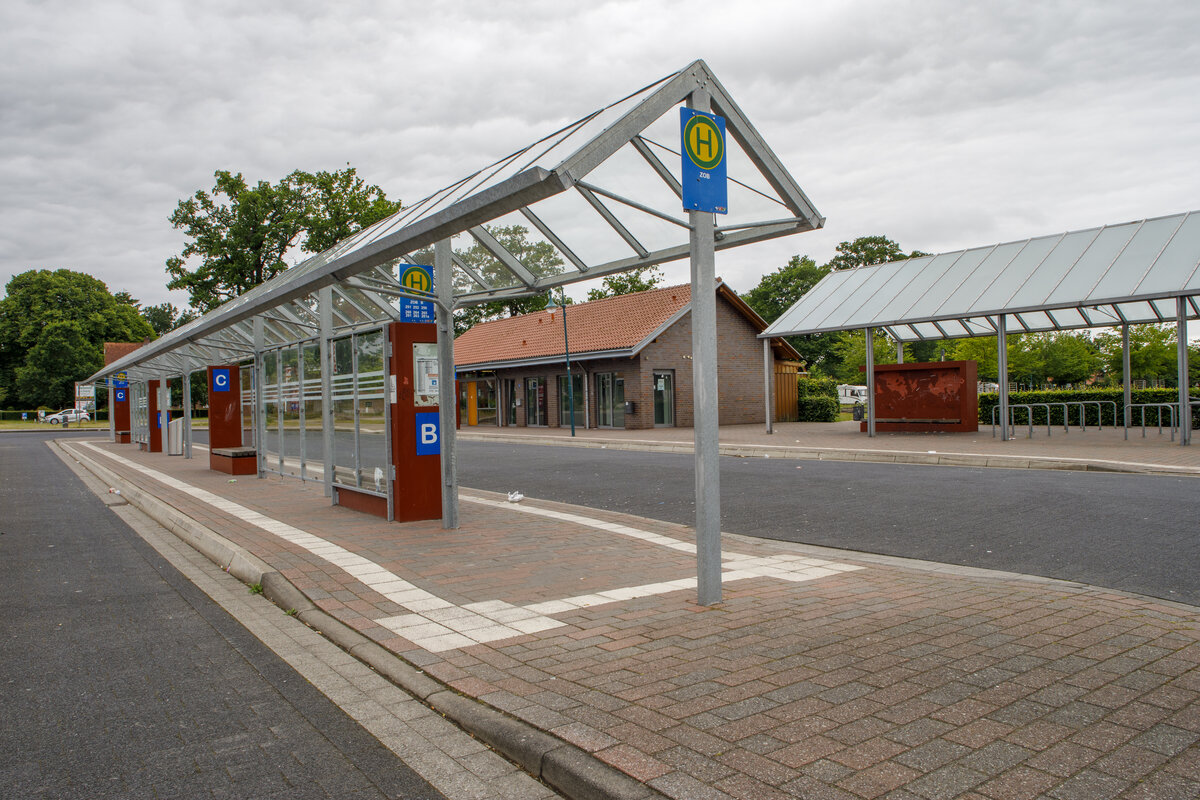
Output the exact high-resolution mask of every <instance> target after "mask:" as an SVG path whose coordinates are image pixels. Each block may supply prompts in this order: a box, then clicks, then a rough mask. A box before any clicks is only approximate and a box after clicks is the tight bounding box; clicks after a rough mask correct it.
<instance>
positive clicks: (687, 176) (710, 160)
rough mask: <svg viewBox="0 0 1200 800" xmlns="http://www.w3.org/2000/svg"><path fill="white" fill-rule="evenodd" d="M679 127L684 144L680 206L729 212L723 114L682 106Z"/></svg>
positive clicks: (696, 209)
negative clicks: (706, 112)
mask: <svg viewBox="0 0 1200 800" xmlns="http://www.w3.org/2000/svg"><path fill="white" fill-rule="evenodd" d="M679 131H680V137H681V138H682V145H683V146H682V151H683V180H682V181H681V183H682V184H683V207H684V208H685V209H687V210H688V211H708V212H711V213H714V214H728V213H729V189H728V181H727V179H726V173H727V169H726V164H727V161H726V158H725V118H724V117H718V116H715V115H713V114H705V113H704V112H703V111H696V110H695V109H692V108H681V109H679Z"/></svg>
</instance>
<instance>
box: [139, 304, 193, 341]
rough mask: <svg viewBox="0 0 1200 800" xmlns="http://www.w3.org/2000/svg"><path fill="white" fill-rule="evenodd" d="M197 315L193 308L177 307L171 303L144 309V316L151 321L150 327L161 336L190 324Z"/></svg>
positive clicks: (147, 320)
mask: <svg viewBox="0 0 1200 800" xmlns="http://www.w3.org/2000/svg"><path fill="white" fill-rule="evenodd" d="M196 316H197V315H196V312H194V311H192V310H191V309H186V308H182V309H181V308H176V307H175V306H174V305H172V304H171V303H160V304H159V305H156V306H149V307H147V308H143V309H142V318H143V319H145V320H146V322H148V323H150V327H151V328H154V332H155V333H156V334H158V335H159V336H162V335H163V334H164V333H169V332H170V331H173V330H175V329H176V328H178V327H180V326H181V325H186V324H188V323H189V322H191V321H192V320H194V319H195V318H196Z"/></svg>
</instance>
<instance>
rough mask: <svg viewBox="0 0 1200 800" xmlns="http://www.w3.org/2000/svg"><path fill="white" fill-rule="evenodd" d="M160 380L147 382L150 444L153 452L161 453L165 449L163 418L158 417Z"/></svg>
mask: <svg viewBox="0 0 1200 800" xmlns="http://www.w3.org/2000/svg"><path fill="white" fill-rule="evenodd" d="M158 386H159V382H158V381H147V382H146V394H147V395H148V397H147V398H146V399H147V400H148V401H149V406H148V415H149V417H150V420H149V422H150V446H149V447H148V448H147V450H149V452H151V453H161V452H162V449H163V431H162V420H160V419H159V418H158Z"/></svg>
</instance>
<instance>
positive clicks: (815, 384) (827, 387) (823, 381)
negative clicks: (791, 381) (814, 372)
mask: <svg viewBox="0 0 1200 800" xmlns="http://www.w3.org/2000/svg"><path fill="white" fill-rule="evenodd" d="M796 386H797V389H798V391H799V393H800V399H801V400H803V399H804V398H806V397H832V398H833V399H835V400H836V399H837V396H838V393H837V381H835V380H834V379H833V378H798V379H797V380H796Z"/></svg>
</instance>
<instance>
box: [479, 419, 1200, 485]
mask: <svg viewBox="0 0 1200 800" xmlns="http://www.w3.org/2000/svg"><path fill="white" fill-rule="evenodd" d="M458 438H459V440H462V441H472V442H500V443H503V442H507V443H510V444H539V445H548V446H552V447H586V448H598V449H602V450H636V451H649V452H658V453H687V454H691V453H692V452H694V450H693V447H692V445H691V444H689V443H687V442H670V441H636V440H629V439H599V438H580V437H575V438H571V439H568V438H565V437H560V436H537V435H531V434H505V433H479V432H477V431H470V432H464V431H461V430H460V431H459V432H458ZM718 452H719V453H720V454H721V455H723V456H734V457H738V458H786V459H794V460H816V461H868V462H877V463H888V464H893V463H894V464H923V465H927V466H943V467H992V468H1000V469H1054V470H1075V471H1080V472H1122V473H1136V474H1147V475H1182V476H1191V475H1194V476H1200V468H1196V467H1177V466H1171V465H1167V464H1146V463H1141V462H1130V461H1110V460H1105V459H1082V458H1051V457H1047V456H1030V455H1014V456H1006V455H995V454H982V453H921V452H917V451H913V450H867V449H854V450H851V449H839V448H830V447H789V446H787V445H761V444H734V443H730V444H721V445H719V446H718Z"/></svg>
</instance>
